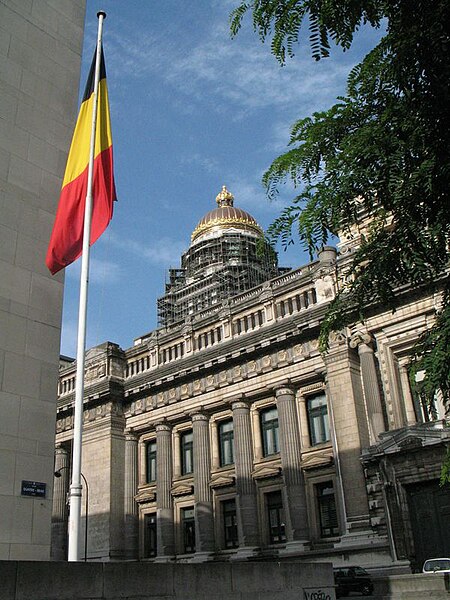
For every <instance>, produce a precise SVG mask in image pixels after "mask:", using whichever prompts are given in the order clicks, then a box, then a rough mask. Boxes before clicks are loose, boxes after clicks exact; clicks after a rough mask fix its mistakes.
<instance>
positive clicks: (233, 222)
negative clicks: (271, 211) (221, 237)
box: [191, 185, 263, 242]
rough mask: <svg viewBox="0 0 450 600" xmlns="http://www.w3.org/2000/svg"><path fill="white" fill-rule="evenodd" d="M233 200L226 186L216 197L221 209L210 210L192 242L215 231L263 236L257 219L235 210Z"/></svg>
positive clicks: (193, 235) (195, 232) (243, 211)
mask: <svg viewBox="0 0 450 600" xmlns="http://www.w3.org/2000/svg"><path fill="white" fill-rule="evenodd" d="M233 200H234V196H233V194H232V193H231V192H229V191H228V190H227V188H226V186H225V185H224V186H222V191H221V192H220V193H219V194H218V195H217V197H216V202H217V204H218V206H219V207H218V208H215V209H214V210H210V211H209V212H208V213H206V215H205V216H204V217H202V218H201V219H200V221H199V222H198V224H197V227H196V228H195V229H194V232H193V234H192V236H191V242H194V241H195V240H196V239H198V238H199V237H200V236H201V235H203V234H204V233H206V232H208V231H210V230H211V231H212V230H213V229H218V230H221V229H231V228H233V229H241V230H244V231H251V232H253V233H256V234H258V235H263V231H262V229H261V227H260V226H259V225H258V223H257V222H256V221H255V219H254V218H253V217H252V216H251V215H249V214H248V212H246V211H245V210H242V209H241V208H235V207H234V206H233Z"/></svg>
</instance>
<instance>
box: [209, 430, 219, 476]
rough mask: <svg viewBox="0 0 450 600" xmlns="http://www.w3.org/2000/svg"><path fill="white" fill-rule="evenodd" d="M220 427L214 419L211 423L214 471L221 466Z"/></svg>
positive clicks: (212, 465) (212, 464)
mask: <svg viewBox="0 0 450 600" xmlns="http://www.w3.org/2000/svg"><path fill="white" fill-rule="evenodd" d="M218 428H219V427H218V423H217V421H213V422H212V424H211V467H212V469H213V471H216V470H217V469H219V468H220V454H219V443H218Z"/></svg>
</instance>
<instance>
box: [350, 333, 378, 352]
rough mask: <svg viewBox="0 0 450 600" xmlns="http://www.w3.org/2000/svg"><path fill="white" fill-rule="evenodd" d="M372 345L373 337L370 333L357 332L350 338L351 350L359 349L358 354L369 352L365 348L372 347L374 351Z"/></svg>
mask: <svg viewBox="0 0 450 600" xmlns="http://www.w3.org/2000/svg"><path fill="white" fill-rule="evenodd" d="M372 343H373V337H372V336H371V335H370V333H367V332H363V331H357V332H356V333H354V334H353V335H352V336H351V338H350V348H358V352H361V351H362V352H364V351H367V349H366V348H365V346H368V347H370V349H371V350H372V347H371V345H372Z"/></svg>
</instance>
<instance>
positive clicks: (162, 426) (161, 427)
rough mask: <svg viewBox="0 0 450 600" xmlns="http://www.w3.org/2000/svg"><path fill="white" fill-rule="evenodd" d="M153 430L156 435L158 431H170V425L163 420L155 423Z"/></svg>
mask: <svg viewBox="0 0 450 600" xmlns="http://www.w3.org/2000/svg"><path fill="white" fill-rule="evenodd" d="M155 430H156V433H158V432H159V431H172V425H170V423H169V422H168V421H166V420H165V419H163V420H161V421H158V422H157V423H155Z"/></svg>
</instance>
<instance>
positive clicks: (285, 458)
mask: <svg viewBox="0 0 450 600" xmlns="http://www.w3.org/2000/svg"><path fill="white" fill-rule="evenodd" d="M275 395H276V398H277V410H278V425H279V428H280V455H281V466H282V467H283V481H284V492H285V498H286V500H287V505H286V506H285V515H286V539H287V543H286V552H287V553H292V552H299V551H300V552H301V551H305V550H306V549H307V547H308V542H309V527H308V513H307V508H306V493H305V479H304V477H303V472H302V469H301V446H300V431H299V427H298V417H297V411H296V406H295V394H294V391H293V390H292V389H291V388H290V387H287V386H283V387H280V388H278V389H277V390H276V392H275Z"/></svg>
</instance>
